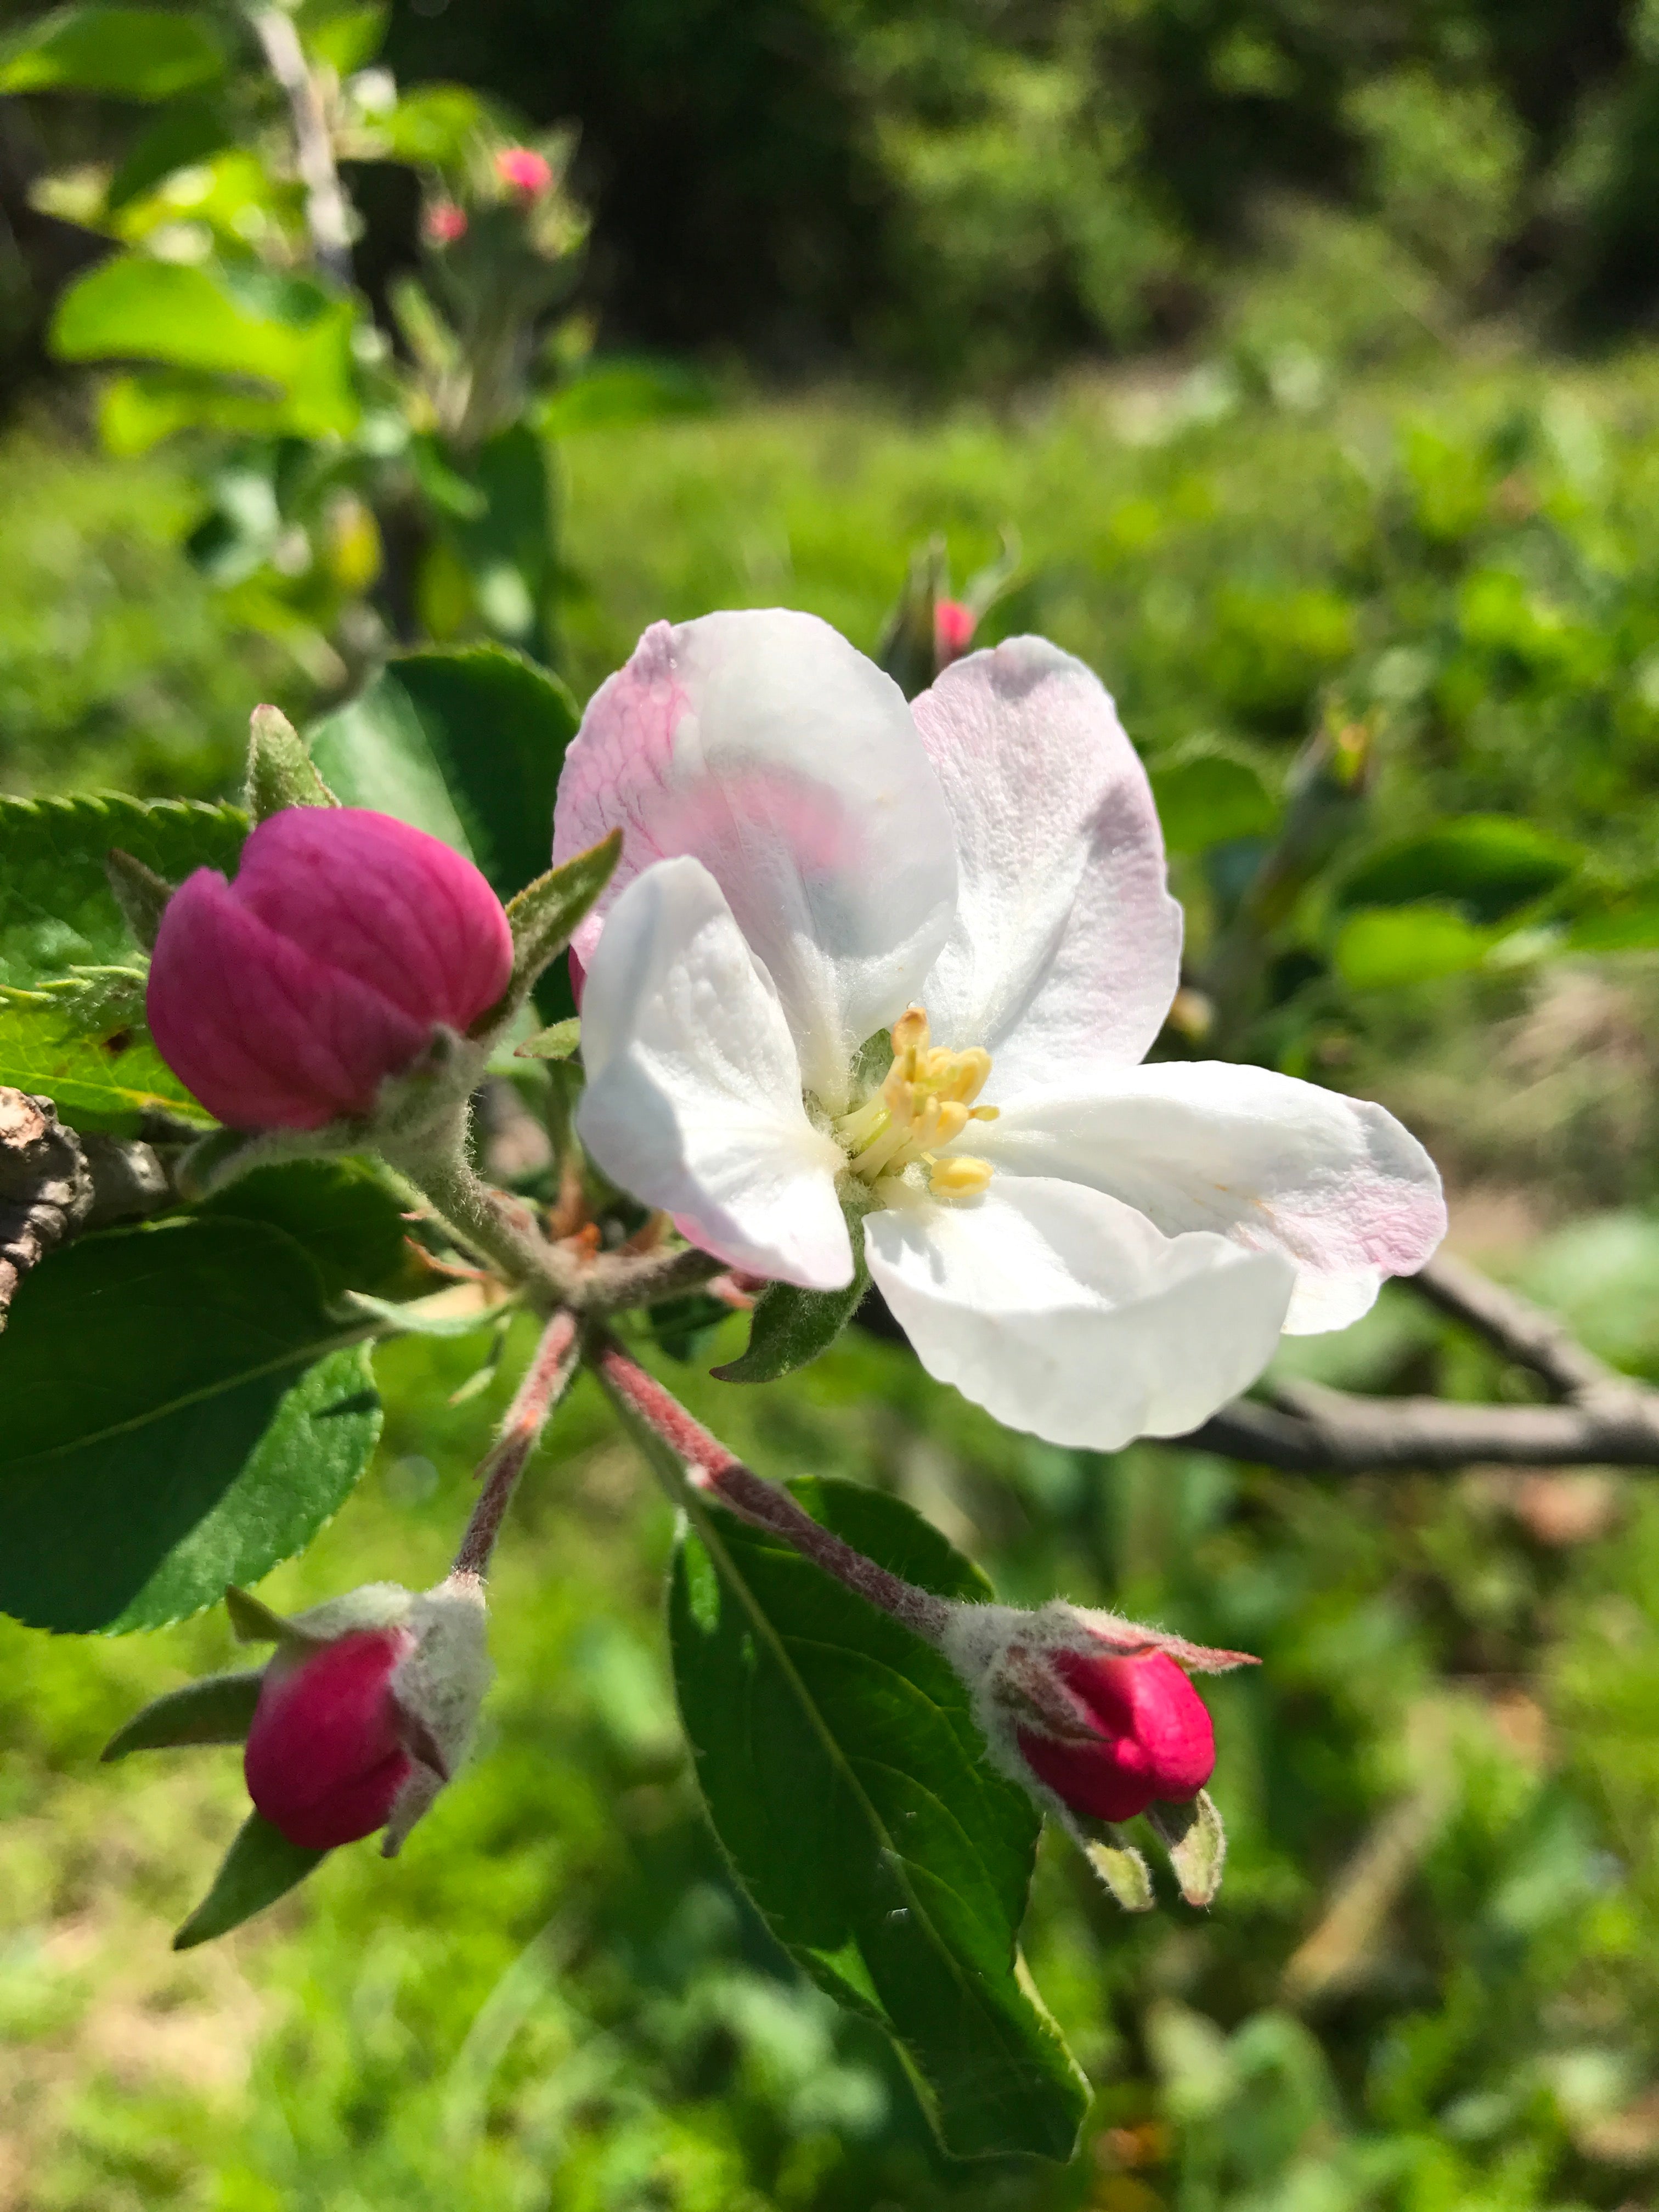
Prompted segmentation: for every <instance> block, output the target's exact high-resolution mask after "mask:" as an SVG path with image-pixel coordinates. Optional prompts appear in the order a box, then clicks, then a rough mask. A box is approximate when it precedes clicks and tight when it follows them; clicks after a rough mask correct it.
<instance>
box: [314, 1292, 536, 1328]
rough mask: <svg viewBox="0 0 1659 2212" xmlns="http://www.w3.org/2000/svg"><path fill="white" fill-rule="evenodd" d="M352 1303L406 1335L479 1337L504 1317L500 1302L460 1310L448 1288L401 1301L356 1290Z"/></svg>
mask: <svg viewBox="0 0 1659 2212" xmlns="http://www.w3.org/2000/svg"><path fill="white" fill-rule="evenodd" d="M350 1303H351V1307H352V1310H353V1311H354V1312H356V1313H361V1314H362V1315H363V1316H365V1317H366V1318H367V1319H368V1320H370V1321H377V1322H383V1323H384V1324H385V1325H386V1327H387V1328H394V1329H397V1330H398V1331H399V1333H400V1334H403V1335H405V1336H476V1335H477V1333H478V1331H479V1330H480V1329H481V1328H496V1327H497V1326H498V1325H499V1324H500V1322H501V1307H500V1306H499V1305H495V1306H477V1307H474V1308H470V1309H469V1310H466V1311H465V1312H463V1313H457V1312H456V1311H455V1310H454V1308H453V1306H452V1305H451V1304H450V1303H449V1297H448V1293H447V1291H438V1292H437V1293H436V1294H435V1296H434V1297H429V1298H410V1299H408V1300H406V1301H404V1303H403V1304H394V1302H393V1301H392V1299H390V1298H374V1297H366V1296H365V1295H364V1293H363V1292H362V1291H352V1292H351V1294H350Z"/></svg>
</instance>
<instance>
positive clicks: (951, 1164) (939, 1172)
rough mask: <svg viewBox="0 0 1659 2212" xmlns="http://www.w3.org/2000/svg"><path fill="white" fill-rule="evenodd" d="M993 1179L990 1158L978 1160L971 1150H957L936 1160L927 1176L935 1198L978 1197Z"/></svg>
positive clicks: (928, 1185)
mask: <svg viewBox="0 0 1659 2212" xmlns="http://www.w3.org/2000/svg"><path fill="white" fill-rule="evenodd" d="M990 1180H991V1163H990V1162H989V1160H976V1159H975V1158H974V1157H973V1155H972V1154H971V1153H969V1152H956V1153H953V1154H952V1155H951V1158H949V1159H947V1160H936V1161H935V1162H934V1163H933V1172H932V1174H931V1175H930V1176H928V1178H927V1188H928V1189H929V1190H930V1191H931V1192H932V1193H933V1196H934V1197H935V1198H977V1197H978V1196H979V1194H980V1193H981V1191H982V1190H983V1189H984V1188H985V1187H986V1185H987V1183H988V1182H990Z"/></svg>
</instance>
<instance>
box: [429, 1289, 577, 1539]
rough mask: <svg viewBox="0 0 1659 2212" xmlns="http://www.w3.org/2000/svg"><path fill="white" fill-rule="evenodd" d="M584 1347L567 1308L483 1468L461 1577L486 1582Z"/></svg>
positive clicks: (545, 1335)
mask: <svg viewBox="0 0 1659 2212" xmlns="http://www.w3.org/2000/svg"><path fill="white" fill-rule="evenodd" d="M580 1349H581V1347H580V1345H579V1344H578V1343H577V1340H576V1317H575V1316H574V1314H573V1313H569V1312H568V1311H560V1312H558V1313H556V1314H555V1315H554V1316H553V1318H552V1320H551V1321H550V1322H549V1323H548V1324H547V1327H546V1328H544V1330H543V1331H542V1340H541V1342H540V1344H538V1346H537V1347H536V1357H535V1358H533V1359H532V1361H531V1363H530V1364H529V1366H528V1367H527V1368H526V1370H525V1375H524V1380H523V1381H522V1382H521V1383H520V1385H519V1388H518V1391H517V1393H516V1395H514V1397H513V1403H512V1404H511V1405H510V1406H509V1407H507V1417H506V1419H504V1420H503V1421H502V1423H501V1428H500V1431H498V1433H497V1435H496V1437H495V1443H493V1444H492V1445H491V1446H490V1448H489V1452H488V1453H487V1455H485V1458H484V1462H483V1465H482V1467H480V1468H479V1469H478V1480H479V1482H480V1485H481V1488H480V1490H479V1492H478V1502H477V1504H476V1505H475V1506H474V1507H473V1509H472V1518H471V1520H470V1521H469V1522H467V1524H466V1534H465V1535H464V1536H463V1537H462V1539H461V1547H460V1549H459V1552H457V1553H456V1554H455V1568H454V1571H455V1572H456V1573H457V1574H458V1575H474V1576H477V1577H478V1579H479V1580H480V1581H482V1580H483V1576H484V1574H485V1572H486V1571H487V1570H488V1568H489V1555H490V1553H492V1552H493V1551H494V1550H495V1539H496V1537H497V1536H498V1535H499V1534H501V1522H502V1520H503V1519H504V1517H505V1516H506V1513H507V1507H508V1506H509V1505H510V1504H512V1502H513V1492H514V1491H515V1490H516V1489H517V1487H518V1483H519V1477H520V1475H521V1474H523V1473H524V1470H525V1467H526V1462H528V1460H529V1458H530V1455H531V1454H532V1452H533V1451H534V1450H535V1449H536V1446H537V1444H538V1443H539V1442H540V1440H541V1434H542V1431H543V1430H544V1428H545V1427H546V1426H547V1423H548V1417H549V1415H550V1413H552V1411H553V1408H554V1407H556V1405H557V1404H558V1402H559V1401H560V1399H561V1398H562V1397H563V1395H564V1394H565V1391H566V1389H568V1387H569V1383H570V1378H571V1376H573V1375H574V1373H575V1371H576V1363H577V1360H578V1358H579V1357H580Z"/></svg>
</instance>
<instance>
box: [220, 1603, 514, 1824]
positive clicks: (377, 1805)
mask: <svg viewBox="0 0 1659 2212" xmlns="http://www.w3.org/2000/svg"><path fill="white" fill-rule="evenodd" d="M276 1626H277V1627H278V1628H279V1629H280V1632H281V1640H280V1641H279V1643H278V1644H277V1649H276V1656H275V1657H274V1658H273V1659H272V1660H271V1662H270V1665H269V1666H268V1667H267V1668H265V1671H264V1679H263V1680H262V1682H261V1684H260V1689H259V1698H258V1705H256V1707H255V1709H254V1713H253V1719H252V1725H251V1726H250V1728H249V1729H248V1735H247V1746H246V1753H245V1754H244V1759H243V1771H244V1772H245V1774H246V1778H247V1788H248V1795H249V1796H250V1797H252V1800H253V1802H254V1806H255V1808H256V1809H257V1810H258V1812H259V1813H260V1814H262V1815H263V1817H264V1819H265V1820H269V1821H270V1824H271V1826H273V1827H274V1828H277V1829H279V1830H280V1831H281V1832H282V1833H283V1835H284V1836H286V1837H287V1838H288V1839H289V1842H290V1843H292V1844H299V1845H300V1846H301V1848H302V1849H304V1850H331V1849H332V1848H333V1847H334V1846H335V1845H337V1844H349V1843H353V1842H355V1841H356V1839H357V1838H358V1837H360V1836H367V1835H371V1834H373V1833H374V1831H375V1830H376V1829H380V1828H385V1829H386V1831H387V1840H386V1846H385V1848H386V1851H387V1853H388V1855H390V1854H391V1853H392V1851H394V1850H396V1849H397V1848H398V1845H399V1844H401V1843H402V1841H403V1839H404V1837H405V1836H406V1835H407V1834H408V1832H409V1831H410V1828H411V1827H412V1826H414V1824H415V1822H416V1820H419V1818H420V1817H421V1815H422V1813H424V1812H425V1811H426V1809H427V1808H428V1806H429V1805H430V1804H431V1802H432V1801H433V1799H434V1798H435V1796H437V1794H438V1791H439V1790H441V1788H442V1787H443V1785H444V1784H445V1783H446V1782H447V1781H448V1780H449V1778H450V1776H451V1775H452V1774H453V1771H454V1770H455V1768H456V1767H457V1766H458V1765H459V1763H460V1760H461V1759H462V1758H463V1757H464V1756H465V1751H466V1747H467V1743H468V1741H469V1739H470V1737H471V1730H472V1724H473V1721H474V1719H475V1717H476V1716H477V1709H478V1705H479V1702H480V1700H481V1699H482V1698H483V1692H484V1689H485V1687H486V1686H487V1685H488V1682H489V1660H488V1657H487V1656H486V1655H485V1650H484V1615H483V1591H482V1589H481V1587H480V1585H479V1584H478V1583H477V1579H476V1578H475V1577H465V1576H463V1577H453V1578H452V1579H451V1580H450V1581H449V1582H447V1583H441V1584H440V1585H439V1587H438V1588H437V1589H435V1590H432V1591H429V1592H428V1594H427V1595H425V1596H424V1597H417V1596H416V1595H414V1594H413V1593H412V1592H410V1591H408V1590H404V1589H399V1588H398V1586H397V1585H396V1584H392V1583H374V1584H371V1585H369V1586H368V1588H367V1589H362V1590H358V1591H354V1592H353V1593H352V1594H351V1595H350V1596H349V1597H347V1598H342V1599H337V1600H335V1601H332V1602H331V1604H329V1605H325V1606H319V1607H316V1608H315V1609H314V1610H313V1612H311V1613H304V1614H301V1616H300V1617H299V1618H298V1619H297V1620H294V1621H292V1622H285V1623H280V1624H276ZM258 1632H261V1633H268V1632H270V1631H269V1630H260V1631H258Z"/></svg>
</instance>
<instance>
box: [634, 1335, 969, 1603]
mask: <svg viewBox="0 0 1659 2212" xmlns="http://www.w3.org/2000/svg"><path fill="white" fill-rule="evenodd" d="M592 1364H593V1366H594V1368H595V1370H596V1371H597V1373H598V1375H599V1381H600V1383H602V1384H603V1386H604V1388H605V1393H606V1395H607V1396H609V1397H610V1399H611V1402H612V1403H613V1404H614V1405H615V1406H616V1407H617V1410H618V1411H619V1412H620V1413H622V1414H623V1417H624V1419H627V1420H628V1421H629V1425H630V1426H637V1427H639V1428H642V1429H644V1430H646V1431H647V1432H648V1434H649V1435H650V1436H651V1437H653V1438H654V1439H655V1440H656V1442H657V1443H659V1444H662V1445H665V1446H666V1447H667V1449H668V1451H669V1452H670V1453H671V1455H673V1458H674V1460H675V1461H676V1462H678V1466H679V1467H680V1468H682V1469H683V1471H684V1480H685V1481H686V1482H687V1483H688V1484H689V1485H690V1487H691V1488H692V1489H693V1490H696V1491H700V1492H702V1494H703V1495H704V1496H705V1497H708V1498H718V1499H719V1501H720V1504H722V1505H725V1506H727V1507H729V1508H730V1510H732V1512H733V1513H735V1514H736V1515H737V1516H738V1519H739V1520H740V1521H746V1522H748V1523H749V1524H750V1527H751V1528H764V1529H766V1530H767V1531H768V1533H769V1534H772V1535H775V1536H781V1538H782V1539H783V1541H784V1542H785V1543H787V1544H788V1545H791V1546H792V1547H793V1549H794V1550H796V1551H797V1552H799V1553H800V1554H801V1556H802V1558H803V1559H811V1562H812V1564H813V1565H814V1566H817V1567H822V1568H823V1571H824V1573H825V1574H827V1575H833V1576H834V1577H835V1578H836V1581H837V1582H838V1583H845V1585H846V1586H847V1588H848V1589H850V1590H854V1591H856V1592H857V1594H858V1595H859V1596H860V1597H861V1598H863V1599H864V1600H865V1601H866V1603H868V1604H870V1605H873V1606H875V1607H878V1610H879V1611H881V1612H883V1613H890V1614H891V1616H892V1617H893V1619H894V1620H901V1621H902V1622H903V1623H904V1625H905V1626H906V1627H907V1628H908V1629H911V1630H913V1631H914V1632H915V1634H916V1635H918V1636H920V1637H922V1638H925V1639H926V1641H927V1642H928V1643H929V1644H938V1643H939V1639H940V1638H941V1636H942V1635H943V1633H944V1631H945V1624H946V1622H947V1621H948V1620H949V1619H950V1617H951V1608H950V1607H949V1606H948V1605H947V1604H946V1603H945V1600H944V1599H943V1598H941V1597H935V1596H934V1595H933V1592H932V1591H931V1590H925V1589H918V1588H917V1587H916V1585H915V1583H907V1582H905V1581H904V1580H903V1579H902V1577H900V1576H898V1575H895V1574H891V1573H890V1572H889V1571H888V1570H887V1569H886V1568H885V1567H883V1566H878V1565H877V1564H876V1562H875V1561H874V1560H873V1559H866V1558H865V1556H864V1554H863V1553H862V1552H855V1551H854V1549H853V1547H852V1546H851V1545H850V1544H848V1543H844V1542H843V1541H842V1539H841V1538H840V1537H839V1536H837V1535H836V1534H833V1532H832V1531H831V1530H829V1529H828V1528H823V1526H822V1525H821V1524H820V1523H819V1522H817V1521H815V1520H813V1518H812V1516H811V1514H810V1513H805V1512H803V1511H802V1510H801V1508H800V1507H799V1505H797V1504H796V1503H795V1501H794V1499H793V1498H791V1497H790V1496H789V1495H788V1493H787V1492H785V1491H782V1490H780V1489H779V1488H778V1487H777V1486H776V1485H775V1484H774V1483H770V1482H766V1481H763V1480H762V1479H761V1477H760V1476H759V1475H757V1474H756V1473H755V1471H754V1469H753V1468H748V1467H745V1466H744V1463H743V1462H742V1461H741V1460H739V1459H737V1458H734V1457H733V1455H732V1453H730V1452H729V1451H727V1449H726V1446H725V1445H724V1444H723V1443H720V1440H719V1439H718V1437H712V1436H710V1435H709V1433H708V1430H707V1429H705V1428H704V1427H703V1426H702V1424H701V1423H700V1422H698V1421H696V1420H694V1419H692V1417H691V1415H690V1413H687V1412H686V1410H685V1408H684V1406H682V1405H681V1404H680V1402H679V1401H678V1399H677V1398H674V1397H672V1396H671V1395H670V1394H669V1393H668V1392H667V1391H666V1390H665V1389H663V1387H662V1385H661V1383H659V1382H658V1381H657V1380H656V1379H655V1377H654V1376H650V1375H647V1373H646V1371H645V1370H644V1369H643V1368H642V1367H641V1366H640V1365H639V1364H637V1363H636V1362H635V1361H634V1360H632V1359H630V1358H629V1357H628V1354H627V1353H626V1352H624V1351H623V1349H622V1347H621V1346H620V1345H618V1344H617V1343H616V1342H614V1341H613V1340H611V1339H608V1338H604V1339H601V1340H599V1343H598V1344H597V1346H595V1348H594V1351H593V1353H592ZM651 1456H652V1458H653V1463H655V1459H656V1455H654V1454H653V1455H651Z"/></svg>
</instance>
